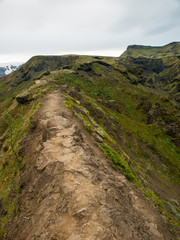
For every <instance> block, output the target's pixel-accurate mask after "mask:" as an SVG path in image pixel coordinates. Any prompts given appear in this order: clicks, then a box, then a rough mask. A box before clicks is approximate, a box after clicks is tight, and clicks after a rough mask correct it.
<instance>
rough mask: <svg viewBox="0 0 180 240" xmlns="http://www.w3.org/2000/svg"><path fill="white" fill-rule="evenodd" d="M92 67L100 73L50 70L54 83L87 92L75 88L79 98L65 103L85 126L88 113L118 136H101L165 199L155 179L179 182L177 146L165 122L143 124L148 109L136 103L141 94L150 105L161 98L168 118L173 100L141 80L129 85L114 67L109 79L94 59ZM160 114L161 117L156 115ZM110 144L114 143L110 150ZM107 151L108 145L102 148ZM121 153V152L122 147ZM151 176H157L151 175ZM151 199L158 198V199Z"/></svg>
mask: <svg viewBox="0 0 180 240" xmlns="http://www.w3.org/2000/svg"><path fill="white" fill-rule="evenodd" d="M93 71H94V72H97V71H98V74H101V75H100V76H95V77H94V76H93V77H87V76H86V77H82V76H79V74H77V73H75V72H73V73H69V74H67V73H65V74H64V73H62V72H59V73H56V74H55V75H54V78H55V82H56V83H57V84H60V85H61V84H68V85H69V86H70V87H75V89H78V91H79V90H82V91H84V92H85V93H86V94H81V92H80V93H78V94H77V95H78V96H76V97H77V99H76V97H75V99H74V100H72V99H71V100H70V102H69V103H66V104H67V106H68V107H70V108H72V109H73V110H74V111H75V112H76V115H77V116H78V117H79V118H80V119H81V120H82V121H83V122H84V123H85V126H86V129H87V130H88V131H89V132H91V133H92V128H93V129H94V127H93V126H92V124H90V123H91V122H92V120H91V121H90V123H89V120H88V119H89V116H91V118H93V119H94V120H95V121H96V124H98V125H99V126H100V127H101V128H102V129H103V131H105V132H107V134H108V135H109V136H110V137H111V139H113V140H115V141H116V143H117V144H118V146H116V144H114V145H113V144H108V143H107V142H106V140H105V139H104V138H103V142H105V144H107V146H108V147H110V148H111V149H112V151H116V150H115V149H116V147H117V149H121V150H123V152H125V154H126V156H128V158H125V159H126V160H125V161H127V162H126V164H128V166H129V168H130V169H131V171H132V172H133V174H134V176H135V178H136V180H137V181H138V182H140V184H143V185H144V187H145V189H146V188H150V189H151V191H154V192H156V194H157V195H158V196H160V197H158V199H160V200H159V201H168V197H166V196H165V195H163V196H161V193H160V192H158V189H157V187H156V186H157V182H158V185H159V186H158V188H159V189H168V188H171V187H170V185H168V183H167V182H173V184H175V185H176V184H178V182H179V174H178V170H177V169H179V163H178V159H179V151H178V148H177V147H176V146H175V144H174V143H173V139H172V138H171V137H170V136H167V135H166V127H164V128H162V127H161V128H160V127H159V125H158V124H156V123H155V124H146V120H147V112H145V111H144V110H143V109H141V108H139V107H138V106H139V104H141V103H142V102H144V96H146V99H148V101H149V102H150V103H151V105H152V106H153V105H155V104H156V103H159V104H160V106H161V107H162V108H164V109H166V111H167V112H168V113H171V116H172V119H173V118H174V119H176V117H177V114H178V113H177V104H176V102H174V101H171V100H170V99H169V98H168V94H167V93H164V92H163V91H162V90H158V89H154V90H153V89H150V88H148V87H146V86H142V85H141V86H140V85H139V86H135V85H132V84H130V83H129V82H128V81H125V78H124V76H123V77H119V78H118V77H117V75H118V74H119V73H117V72H116V71H115V72H113V73H114V75H113V74H112V75H111V81H110V79H109V75H108V73H107V72H106V71H105V70H104V69H102V68H101V66H100V67H99V68H98V66H97V64H96V65H95V66H93ZM111 73H112V72H111ZM112 76H113V77H112ZM119 76H122V74H121V73H120V74H119ZM113 78H115V79H113ZM117 78H118V81H117V80H116V79H117ZM102 79H103V80H102ZM112 82H115V86H116V87H114V86H112ZM70 92H71V90H70ZM70 95H71V93H70ZM80 95H81V96H80ZM112 99H113V100H115V101H116V103H117V104H118V106H119V109H118V111H114V110H113V109H111V108H109V107H107V106H106V102H107V101H109V100H112ZM76 100H77V101H78V102H76ZM74 104H75V105H76V106H75V105H74ZM74 106H75V108H74ZM79 106H82V107H83V108H85V109H86V111H85V112H87V111H88V117H87V115H86V114H82V113H81V114H80V113H79V112H78V109H79V108H80V107H79ZM160 120H163V119H162V118H161V117H160V119H159V121H160ZM97 139H98V138H97ZM113 147H115V149H114V150H113ZM106 150H107V149H106ZM104 152H105V151H104ZM107 153H108V151H106V154H107ZM119 154H120V156H121V152H120V153H119ZM110 156H111V157H112V156H115V155H114V154H109V156H108V154H107V157H108V158H110ZM159 156H161V157H159ZM112 158H113V157H112ZM120 158H121V157H120ZM115 159H116V158H115ZM115 162H116V160H115ZM121 171H122V170H121ZM122 172H123V171H122ZM124 174H125V172H124ZM125 175H126V174H125ZM154 178H156V179H157V181H154V180H153V179H154ZM143 191H145V190H143ZM171 198H174V199H177V198H178V197H177V196H176V194H175V193H172V196H171ZM163 199H164V200H163ZM155 202H156V204H157V201H155ZM163 206H164V205H163ZM166 215H167V214H166ZM170 215H172V213H170Z"/></svg>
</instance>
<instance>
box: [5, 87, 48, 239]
mask: <svg viewBox="0 0 180 240" xmlns="http://www.w3.org/2000/svg"><path fill="white" fill-rule="evenodd" d="M52 87H53V86H52V85H51V83H48V84H47V83H46V84H36V83H34V85H32V84H31V86H30V87H29V88H26V90H25V91H26V92H28V93H29V96H30V97H31V101H29V102H27V103H25V104H18V102H17V100H16V99H15V98H14V97H11V98H10V99H9V100H5V101H4V102H2V103H1V105H0V106H1V117H0V125H1V127H2V128H1V138H0V182H1V185H0V207H1V212H0V238H1V237H2V235H3V234H4V232H5V229H6V227H5V226H6V223H7V222H8V221H9V219H10V218H11V217H12V216H14V214H15V213H16V211H17V208H16V197H17V195H18V194H19V193H20V191H21V188H20V186H19V173H20V169H21V168H23V167H26V166H28V165H29V164H31V159H23V158H22V156H20V155H19V151H20V148H21V141H22V140H23V138H24V137H25V136H26V134H27V133H28V132H29V130H30V128H31V118H32V117H33V115H34V113H35V112H36V111H37V109H38V108H39V107H40V106H41V99H42V97H43V96H44V95H45V94H47V93H48V92H49V91H51V90H52Z"/></svg>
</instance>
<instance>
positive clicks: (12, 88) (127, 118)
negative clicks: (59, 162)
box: [0, 43, 180, 239]
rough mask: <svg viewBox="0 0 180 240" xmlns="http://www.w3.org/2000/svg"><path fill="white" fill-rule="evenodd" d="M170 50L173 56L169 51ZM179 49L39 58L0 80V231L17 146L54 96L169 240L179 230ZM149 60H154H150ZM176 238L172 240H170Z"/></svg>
mask: <svg viewBox="0 0 180 240" xmlns="http://www.w3.org/2000/svg"><path fill="white" fill-rule="evenodd" d="M170 49H173V50H171V51H170ZM179 52H180V44H179V43H172V44H169V45H166V46H164V47H159V48H153V47H143V46H130V47H128V49H127V51H126V52H125V53H124V54H123V55H122V56H121V57H120V58H110V57H96V56H94V57H93V56H73V55H72V56H52V57H51V56H50V57H46V56H38V57H33V58H32V59H30V60H29V61H28V62H27V63H26V64H24V65H23V66H22V67H21V68H20V69H19V70H17V71H16V72H14V73H12V74H10V75H9V76H7V77H4V78H0V96H1V99H0V113H1V118H0V129H1V140H0V141H1V142H0V143H1V145H0V146H1V155H0V159H1V160H0V181H1V183H2V184H1V186H0V192H1V195H0V206H1V209H2V210H1V212H0V217H1V229H2V230H1V231H2V234H3V231H4V230H3V229H5V226H6V222H7V221H8V219H10V217H11V216H13V215H14V212H15V211H16V210H17V206H16V201H15V200H14V201H13V199H16V196H17V195H18V194H19V193H20V192H21V188H22V187H23V186H21V185H20V184H19V182H18V179H19V173H20V171H21V169H23V168H28V167H29V165H31V164H32V163H31V159H25V158H23V154H22V151H21V141H22V139H23V138H24V136H25V135H26V134H27V132H28V131H30V129H31V128H32V123H31V121H30V120H31V118H32V116H33V115H34V113H35V111H36V110H37V109H38V108H39V107H40V104H41V99H42V98H43V96H44V95H46V94H47V93H48V92H50V91H52V90H53V89H55V88H57V87H58V88H59V87H60V89H61V92H62V93H63V94H64V97H65V98H66V101H65V106H66V107H68V108H70V109H71V110H72V111H73V112H74V114H75V115H76V116H77V117H78V118H80V119H81V121H82V122H83V124H84V126H85V128H86V129H87V131H88V132H89V133H90V134H91V136H92V138H93V139H94V141H96V142H97V144H98V146H99V147H100V148H101V149H102V151H103V152H104V153H105V155H106V156H107V158H108V159H109V160H110V162H111V164H112V166H113V167H114V168H115V169H116V170H117V171H120V172H122V173H123V174H124V175H125V176H126V177H127V179H129V180H130V181H131V182H133V183H134V184H135V185H136V186H137V187H138V188H140V189H141V190H142V192H143V193H144V194H145V196H147V197H149V198H150V199H152V201H153V203H154V206H155V207H157V208H159V210H160V212H161V213H162V214H163V215H164V216H165V219H166V221H167V225H168V226H169V230H170V231H171V233H172V239H177V238H178V237H177V236H178V231H179V229H180V225H179V222H180V209H179V204H180V203H179V199H180V190H179V183H180V174H179V173H180V161H179V159H180V149H179V147H180V134H179V126H180V111H179V102H180V98H179V77H180V73H179V69H180V68H179V66H180V55H179ZM152 55H153V57H151V56H152ZM173 234H174V235H173Z"/></svg>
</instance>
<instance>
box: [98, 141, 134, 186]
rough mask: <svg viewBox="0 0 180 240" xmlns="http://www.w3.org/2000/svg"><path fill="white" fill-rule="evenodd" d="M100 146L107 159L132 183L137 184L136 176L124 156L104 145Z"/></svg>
mask: <svg viewBox="0 0 180 240" xmlns="http://www.w3.org/2000/svg"><path fill="white" fill-rule="evenodd" d="M99 145H100V147H101V149H102V150H103V152H104V153H105V155H106V157H107V158H108V159H109V160H111V162H112V164H113V166H114V167H115V168H118V169H119V170H120V171H121V172H122V173H123V174H124V175H125V176H126V177H127V179H129V180H130V181H131V182H135V179H136V178H135V175H134V173H133V172H132V170H131V168H130V167H129V165H128V163H127V162H126V160H125V159H124V158H123V156H120V155H119V153H118V152H116V151H115V150H113V149H112V148H111V147H110V146H108V145H106V144H104V143H100V144H99Z"/></svg>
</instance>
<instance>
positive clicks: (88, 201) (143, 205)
mask: <svg viewBox="0 0 180 240" xmlns="http://www.w3.org/2000/svg"><path fill="white" fill-rule="evenodd" d="M63 101H64V99H63V97H61V94H60V92H59V91H56V92H53V93H51V94H49V95H47V96H46V97H45V99H44V101H43V105H42V108H41V109H40V110H39V111H38V113H37V114H36V116H35V120H34V123H35V127H34V129H33V130H32V131H31V133H30V134H29V135H28V136H27V138H26V139H25V141H24V150H25V153H26V157H29V158H32V159H34V164H33V166H32V167H31V168H30V169H29V170H22V173H21V177H20V181H21V186H22V187H23V190H22V193H21V195H20V198H19V212H18V214H17V215H16V217H15V218H14V219H13V220H12V221H11V223H10V224H9V227H8V232H7V235H6V236H5V239H6V240H10V239H11V240H25V239H27V240H114V239H118V240H130V239H132V240H136V239H137V240H141V239H143V240H158V239H168V240H169V239H173V238H172V237H171V236H170V235H169V232H168V230H167V227H166V225H165V223H164V220H163V219H162V217H161V216H160V213H159V212H158V211H157V210H155V209H154V208H153V207H152V205H151V204H150V202H149V200H147V199H146V198H145V197H144V196H143V195H142V193H141V192H140V191H139V190H137V189H136V187H134V186H133V185H132V184H131V183H130V182H129V181H128V180H127V179H126V178H125V177H124V176H123V175H122V174H120V173H118V172H116V171H115V170H113V169H112V167H111V165H110V163H109V161H108V160H107V159H106V157H105V156H104V154H103V153H102V152H101V150H100V149H99V148H98V147H97V146H96V144H95V143H94V142H93V141H92V139H91V137H90V136H89V135H88V133H87V132H86V131H85V130H84V128H83V126H82V124H81V123H80V122H79V120H78V119H76V118H75V117H74V116H73V114H72V113H71V111H70V110H69V109H66V108H65V107H64V104H63Z"/></svg>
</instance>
